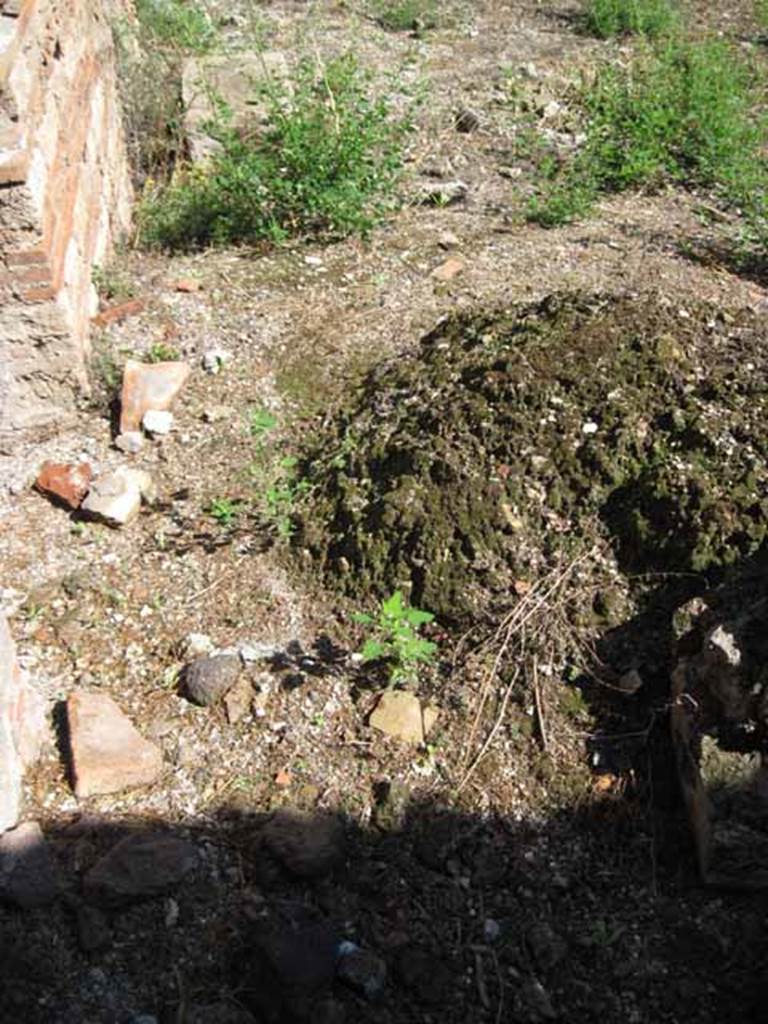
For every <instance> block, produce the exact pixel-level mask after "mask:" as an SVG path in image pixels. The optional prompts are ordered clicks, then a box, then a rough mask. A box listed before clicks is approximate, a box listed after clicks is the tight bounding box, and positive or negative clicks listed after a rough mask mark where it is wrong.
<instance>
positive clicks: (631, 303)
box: [299, 295, 768, 619]
mask: <svg viewBox="0 0 768 1024" xmlns="http://www.w3.org/2000/svg"><path fill="white" fill-rule="evenodd" d="M767 383H768V332H767V331H766V323H765V321H763V320H760V319H759V318H757V317H755V316H749V315H748V314H742V315H739V316H731V315H729V314H721V313H718V311H716V310H713V309H711V308H699V309H695V310H691V309H690V308H689V309H686V310H680V309H677V308H673V307H669V306H665V305H662V304H660V303H658V302H656V301H654V300H653V299H651V298H648V297H642V298H638V297H623V298H618V299H617V298H603V297H584V296H576V297H574V296H562V295H558V296H552V297H550V298H548V299H547V300H545V301H544V302H542V303H540V304H537V305H531V306H524V307H512V308H508V309H501V310H499V309H497V310H493V311H490V312H487V311H484V312H480V313H475V314H472V315H466V314H464V315H460V316H456V317H453V318H450V319H447V320H445V321H444V322H441V323H440V324H439V325H438V326H437V327H436V328H435V329H434V330H433V331H432V332H431V333H430V334H429V335H428V336H427V337H426V338H424V340H423V341H422V343H421V345H420V347H419V348H418V349H417V350H416V351H414V352H413V353H411V354H409V355H407V356H404V357H402V358H400V359H398V360H396V361H392V362H388V363H386V364H383V365H381V366H380V367H378V368H377V369H376V370H374V371H373V372H372V373H371V374H369V376H368V377H367V378H366V379H365V381H364V382H363V384H362V386H361V388H360V390H359V391H358V393H357V394H355V395H354V396H353V397H352V399H351V400H350V401H349V403H348V405H347V407H346V409H344V410H343V411H342V412H341V413H340V415H339V416H338V417H337V418H336V419H335V420H334V421H333V422H332V423H331V425H330V426H329V427H326V428H325V429H324V431H323V432H322V436H321V437H320V438H319V439H316V443H315V445H314V446H313V448H312V450H310V451H309V452H308V453H307V460H306V468H307V472H308V473H309V474H310V476H311V478H312V480H313V483H314V485H315V488H314V491H313V497H312V500H311V501H310V502H309V503H308V506H307V509H306V512H305V516H304V521H303V523H302V524H301V531H300V534H299V540H300V543H301V544H302V545H303V546H304V547H306V548H308V549H309V550H310V552H311V553H312V554H313V555H314V556H315V558H316V559H317V561H318V562H319V563H320V565H321V566H322V570H323V573H324V575H325V577H326V580H327V582H328V583H330V584H331V585H332V586H334V587H335V588H337V589H341V590H342V591H344V592H346V593H348V594H349V595H350V596H353V597H355V598H356V599H358V600H360V599H369V598H370V595H371V594H372V593H374V594H379V595H383V594H385V593H389V592H391V591H392V590H393V589H394V588H395V587H406V588H408V587H410V588H411V599H412V601H413V602H414V603H417V604H419V605H420V606H422V607H427V608H429V609H431V610H432V611H435V612H438V613H439V614H440V615H441V616H442V617H443V618H447V619H457V618H464V617H465V616H466V615H468V614H475V613H477V612H478V611H480V610H482V609H483V608H484V607H487V605H488V602H489V601H494V600H496V599H497V598H498V595H500V594H503V593H504V592H505V591H506V590H507V589H508V588H509V587H510V585H511V583H512V581H513V580H515V579H519V578H521V577H522V578H530V577H531V576H532V575H534V574H536V573H539V572H541V571H542V569H543V568H545V567H546V565H547V563H549V562H550V561H551V560H552V559H553V558H554V557H555V556H556V555H557V554H558V553H559V554H562V552H563V550H564V548H565V550H566V551H568V552H569V553H572V554H578V553H579V552H580V551H583V550H584V549H585V545H586V544H591V543H593V542H594V541H595V539H597V538H599V537H601V536H602V537H604V538H606V539H608V540H609V541H610V543H611V544H612V545H613V547H614V550H615V552H616V555H617V558H618V561H619V565H620V566H621V567H622V569H624V570H626V571H627V572H640V571H646V570H650V571H688V570H693V571H702V570H706V569H708V568H709V567H711V566H717V565H724V564H727V563H729V562H732V561H733V560H735V559H736V558H738V557H739V556H740V555H742V554H745V553H747V552H749V551H751V550H754V549H755V548H756V547H757V545H758V544H759V543H760V541H761V540H762V539H763V538H764V537H765V535H766V524H767V522H768V489H767V487H766V485H767V484H768V388H767V387H766V385H767Z"/></svg>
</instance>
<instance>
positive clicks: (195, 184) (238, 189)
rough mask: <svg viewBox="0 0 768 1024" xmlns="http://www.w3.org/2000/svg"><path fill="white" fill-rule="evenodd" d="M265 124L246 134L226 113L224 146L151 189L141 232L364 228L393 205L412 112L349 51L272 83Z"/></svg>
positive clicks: (148, 239)
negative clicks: (394, 106)
mask: <svg viewBox="0 0 768 1024" xmlns="http://www.w3.org/2000/svg"><path fill="white" fill-rule="evenodd" d="M265 101H266V104H267V107H268V124H267V127H266V129H265V130H264V131H261V132H259V133H258V134H256V135H254V136H252V137H243V136H242V135H240V134H238V133H237V132H236V131H234V130H233V129H231V128H230V127H229V126H228V125H227V123H226V119H224V120H223V121H222V122H221V123H220V124H219V125H218V126H216V127H215V128H214V129H213V130H214V134H215V135H216V136H217V138H218V141H219V143H220V145H221V151H220V152H219V153H218V154H216V155H214V156H213V157H212V159H211V161H210V163H209V164H208V165H207V166H205V167H204V168H201V167H199V166H198V167H195V168H182V169H180V170H178V171H177V173H176V174H175V175H174V177H173V179H172V181H171V182H170V183H169V184H168V185H155V186H153V187H151V188H149V189H146V190H145V199H144V201H143V202H142V204H141V207H140V211H139V222H140V239H141V241H143V243H144V244H146V245H148V246H150V247H152V246H153V247H159V248H166V249H185V248H191V247H195V246H203V245H208V244H210V243H213V244H230V243H238V242H257V241H265V240H266V241H269V242H272V243H277V242H281V241H283V240H285V239H287V238H288V237H291V236H309V235H313V236H317V237H340V236H345V235H350V234H361V235H365V234H367V233H368V232H369V231H370V230H371V228H372V227H373V226H374V225H375V224H376V223H378V222H379V221H380V220H381V219H382V218H383V217H384V216H385V215H386V214H387V212H388V211H390V210H391V209H393V208H394V206H395V205H396V203H395V187H396V183H397V180H398V177H399V174H400V171H401V167H402V149H403V142H404V138H405V135H406V133H407V132H408V131H409V129H410V120H409V118H407V117H403V116H400V117H396V116H393V114H392V112H391V110H390V106H389V103H388V102H387V100H386V99H385V98H384V97H383V96H381V95H378V96H376V95H372V93H371V83H370V78H369V76H368V75H366V73H365V72H364V71H363V70H362V69H361V68H360V66H359V65H358V64H357V61H356V60H355V58H354V57H352V56H351V55H348V56H344V57H338V58H336V59H334V60H332V61H330V62H329V63H328V64H327V65H322V64H320V63H319V62H316V61H308V60H304V61H302V62H301V63H300V64H299V67H298V69H297V71H296V74H295V77H294V81H293V90H292V91H291V92H285V93H281V92H278V91H276V90H275V88H274V87H271V88H269V89H268V90H266V95H265Z"/></svg>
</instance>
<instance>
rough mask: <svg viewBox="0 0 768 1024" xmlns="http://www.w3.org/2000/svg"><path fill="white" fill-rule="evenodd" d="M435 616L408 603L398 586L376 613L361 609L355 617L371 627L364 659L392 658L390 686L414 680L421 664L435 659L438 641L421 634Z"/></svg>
mask: <svg viewBox="0 0 768 1024" xmlns="http://www.w3.org/2000/svg"><path fill="white" fill-rule="evenodd" d="M434 618H435V617H434V615H432V614H431V612H426V611H423V610H422V609H421V608H411V607H409V605H408V604H406V602H405V600H404V599H403V595H402V593H401V592H400V591H399V590H396V591H395V592H394V594H392V596H391V597H388V598H386V600H383V601H382V602H381V605H380V607H379V611H378V614H377V615H376V616H375V617H374V616H372V615H368V614H367V613H365V612H358V613H357V614H355V616H354V619H355V621H356V622H359V623H361V624H362V625H364V626H369V627H370V631H371V635H370V636H369V637H368V639H367V640H366V641H365V643H364V644H363V648H362V650H361V651H360V654H361V656H362V659H363V662H364V663H366V662H372V661H389V662H390V664H391V670H390V675H389V685H390V687H393V686H397V685H398V684H404V683H413V682H415V681H416V679H417V675H418V669H419V666H420V665H423V664H431V663H432V662H433V661H434V660H435V654H436V653H437V644H436V643H434V642H433V641H431V640H427V639H425V638H424V637H423V636H420V635H419V630H420V629H421V628H422V627H423V626H426V625H428V624H429V623H430V622H433V621H434Z"/></svg>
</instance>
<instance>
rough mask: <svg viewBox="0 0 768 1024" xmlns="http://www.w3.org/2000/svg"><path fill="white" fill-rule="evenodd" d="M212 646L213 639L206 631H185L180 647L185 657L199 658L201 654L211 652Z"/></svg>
mask: <svg viewBox="0 0 768 1024" xmlns="http://www.w3.org/2000/svg"><path fill="white" fill-rule="evenodd" d="M214 646H215V645H214V643H213V640H211V638H210V637H209V636H208V634H207V633H187V635H186V636H185V637H184V640H183V642H182V645H181V649H182V651H183V653H184V656H185V657H187V658H199V657H200V656H201V655H203V654H211V652H212V651H213V649H214Z"/></svg>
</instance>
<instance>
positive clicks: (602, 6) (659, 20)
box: [584, 0, 678, 39]
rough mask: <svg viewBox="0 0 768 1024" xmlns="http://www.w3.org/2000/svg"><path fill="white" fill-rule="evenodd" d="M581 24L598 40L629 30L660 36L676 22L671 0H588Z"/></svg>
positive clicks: (668, 30)
mask: <svg viewBox="0 0 768 1024" xmlns="http://www.w3.org/2000/svg"><path fill="white" fill-rule="evenodd" d="M584 23H585V26H586V29H587V31H588V32H590V33H591V34H592V35H595V36H597V37H598V38H599V39H609V38H610V37H611V36H618V35H625V34H629V33H633V34H638V35H646V36H660V35H664V34H666V33H668V32H671V31H672V30H673V29H674V28H675V27H676V26H677V24H678V14H677V11H676V9H675V8H674V6H673V5H672V4H671V3H670V0H587V4H586V10H585V12H584Z"/></svg>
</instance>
